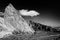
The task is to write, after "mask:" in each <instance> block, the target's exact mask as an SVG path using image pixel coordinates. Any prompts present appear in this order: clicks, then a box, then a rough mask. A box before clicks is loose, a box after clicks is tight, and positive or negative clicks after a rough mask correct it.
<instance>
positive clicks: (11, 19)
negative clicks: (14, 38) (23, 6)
mask: <svg viewBox="0 0 60 40" xmlns="http://www.w3.org/2000/svg"><path fill="white" fill-rule="evenodd" d="M18 13H19V12H18V10H16V9H15V8H14V7H13V6H12V5H11V4H9V5H8V6H7V7H6V8H5V12H4V18H0V22H1V23H2V24H1V23H0V26H2V27H3V28H5V29H6V30H5V31H0V38H3V37H5V36H7V35H8V36H10V35H13V34H12V32H14V31H16V30H20V31H22V32H28V33H34V30H33V29H32V28H31V26H29V24H28V23H27V22H26V21H25V20H24V18H22V16H21V15H19V14H18Z"/></svg>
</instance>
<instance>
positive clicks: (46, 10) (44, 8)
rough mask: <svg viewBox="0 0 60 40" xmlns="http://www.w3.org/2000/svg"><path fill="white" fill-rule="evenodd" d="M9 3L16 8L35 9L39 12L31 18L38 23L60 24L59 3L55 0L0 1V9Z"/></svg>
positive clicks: (2, 9)
mask: <svg viewBox="0 0 60 40" xmlns="http://www.w3.org/2000/svg"><path fill="white" fill-rule="evenodd" d="M9 3H11V4H12V5H13V6H14V7H15V8H16V9H18V10H21V9H27V10H36V11H38V12H39V13H40V15H39V16H37V17H33V18H31V17H26V19H28V18H31V19H33V20H35V21H38V22H39V23H43V24H46V25H51V26H60V4H59V3H55V2H23V1H22V2H20V1H0V11H4V8H5V7H6V6H7V5H8V4H9Z"/></svg>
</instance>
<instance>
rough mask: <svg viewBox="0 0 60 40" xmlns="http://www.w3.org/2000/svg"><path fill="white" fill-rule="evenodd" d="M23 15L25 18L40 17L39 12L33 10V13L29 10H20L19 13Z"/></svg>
mask: <svg viewBox="0 0 60 40" xmlns="http://www.w3.org/2000/svg"><path fill="white" fill-rule="evenodd" d="M19 12H20V14H21V15H23V16H32V17H33V16H37V15H39V13H38V12H36V11H34V10H31V11H28V10H20V11H19Z"/></svg>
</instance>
